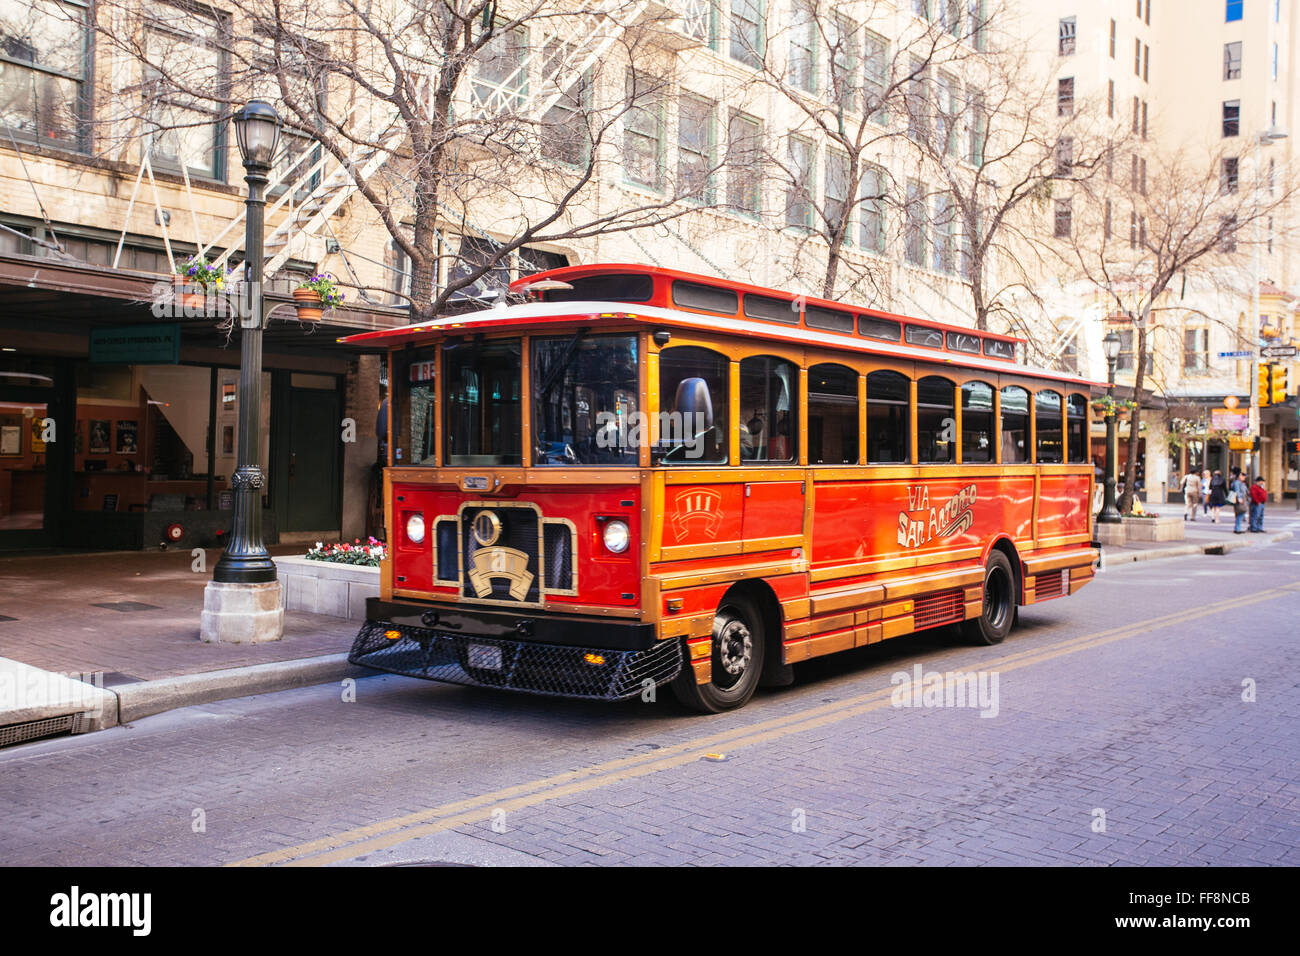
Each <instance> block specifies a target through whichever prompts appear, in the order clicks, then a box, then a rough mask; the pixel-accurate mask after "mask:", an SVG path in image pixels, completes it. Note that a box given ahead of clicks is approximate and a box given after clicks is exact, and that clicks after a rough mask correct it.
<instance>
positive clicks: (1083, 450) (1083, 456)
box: [1065, 392, 1088, 465]
mask: <svg viewBox="0 0 1300 956" xmlns="http://www.w3.org/2000/svg"><path fill="white" fill-rule="evenodd" d="M1065 443H1066V445H1067V449H1066V450H1067V451H1068V452H1069V461H1070V464H1072V465H1080V464H1087V463H1088V399H1087V398H1086V397H1085V396H1083V395H1080V394H1079V393H1078V392H1073V393H1071V395H1070V397H1069V398H1068V399H1067V401H1066V439H1065Z"/></svg>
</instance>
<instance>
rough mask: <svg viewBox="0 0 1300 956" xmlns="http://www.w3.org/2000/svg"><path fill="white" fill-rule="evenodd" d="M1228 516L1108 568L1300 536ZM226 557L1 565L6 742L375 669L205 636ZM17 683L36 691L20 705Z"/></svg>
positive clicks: (331, 621) (110, 557) (299, 635)
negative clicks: (1239, 529) (203, 612)
mask: <svg viewBox="0 0 1300 956" xmlns="http://www.w3.org/2000/svg"><path fill="white" fill-rule="evenodd" d="M1222 517H1223V516H1221V520H1220V523H1218V524H1212V523H1211V522H1210V521H1209V518H1208V517H1204V518H1201V519H1200V520H1197V521H1195V522H1188V523H1187V524H1186V526H1185V532H1186V536H1187V537H1186V540H1185V541H1180V542H1168V541H1161V542H1136V543H1132V544H1127V545H1124V546H1120V547H1109V546H1108V547H1105V548H1103V549H1102V561H1101V565H1102V567H1106V566H1108V565H1113V564H1120V563H1124V562H1128V561H1143V560H1152V559H1157V558H1168V557H1177V556H1180V555H1187V554H1200V553H1211V554H1223V553H1226V552H1228V551H1232V550H1236V549H1237V548H1245V547H1251V546H1259V545H1263V544H1268V543H1270V542H1272V541H1278V540H1285V539H1287V538H1290V537H1291V536H1292V531H1290V530H1286V526H1287V525H1294V526H1297V527H1300V520H1298V519H1297V516H1296V514H1295V512H1293V511H1289V510H1286V509H1281V510H1278V509H1275V510H1273V511H1272V512H1271V513H1270V514H1268V515H1267V516H1266V517H1265V525H1266V527H1268V528H1269V529H1270V530H1269V531H1267V532H1266V533H1264V534H1242V535H1234V534H1233V533H1232V522H1231V520H1228V521H1224V520H1222ZM271 550H272V553H273V554H276V555H289V554H300V553H301V548H297V547H278V548H272V549H271ZM219 556H220V554H219V552H217V551H209V552H207V570H206V571H204V572H197V571H194V570H192V569H191V562H192V558H191V557H190V553H189V552H188V551H168V552H162V553H158V552H134V551H132V552H116V553H101V554H76V555H38V556H18V557H0V747H3V746H5V745H6V744H7V743H14V742H19V741H20V740H23V739H33V738H35V737H38V736H48V735H50V734H52V733H62V732H66V731H68V730H71V731H73V732H79V731H83V730H98V729H102V728H104V727H111V726H113V725H115V724H118V723H128V722H130V721H132V720H137V719H139V718H141V717H146V716H149V715H150V714H156V713H161V712H162V711H165V710H171V709H174V708H178V707H187V706H191V705H193V704H201V703H209V702H211V701H215V700H224V699H227V698H231V697H245V696H250V695H253V694H264V693H271V692H273V691H277V690H284V689H287V688H290V687H300V686H304V685H307V684H313V683H325V682H330V681H337V680H342V679H343V678H344V677H349V676H351V677H360V676H363V675H365V674H368V673H371V672H370V671H368V670H366V669H364V668H358V667H353V666H352V665H350V664H348V663H347V652H348V650H349V648H350V647H351V646H352V640H353V638H354V637H355V636H356V633H357V630H358V627H359V622H357V621H349V620H344V619H342V618H335V617H325V616H322V615H318V614H307V613H304V612H301V611H286V612H285V615H284V639H283V640H280V641H275V642H271V643H267V644H251V645H240V644H205V643H204V642H203V641H201V640H200V639H199V610H200V608H201V607H202V605H203V588H204V586H205V585H206V584H207V582H208V581H209V580H210V578H211V569H212V567H213V566H214V565H215V564H216V561H217V558H218V557H219ZM65 675H66V676H65ZM67 676H71V677H74V678H76V677H80V679H81V680H80V681H78V680H67V679H66V677H67ZM88 684H89V686H87V685H88ZM17 688H24V689H25V690H24V691H23V692H22V693H21V694H19V695H18V699H17V700H15V690H16V689H17ZM88 702H90V703H89V704H88ZM101 703H102V707H101V706H100V704H101ZM86 714H89V716H83V715H86ZM56 718H57V721H56V722H54V723H49V724H42V723H40V721H44V720H50V721H55V720H56ZM20 724H21V725H23V728H18V727H17V725H20Z"/></svg>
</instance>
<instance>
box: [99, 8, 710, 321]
mask: <svg viewBox="0 0 1300 956" xmlns="http://www.w3.org/2000/svg"><path fill="white" fill-rule="evenodd" d="M228 6H229V8H230V9H231V11H232V14H231V17H230V18H229V19H225V18H222V17H217V18H215V19H211V20H210V21H209V20H205V19H204V18H203V17H202V16H201V11H196V10H194V9H188V8H187V9H184V10H182V9H180V8H177V7H171V6H169V5H167V4H165V3H163V2H161V0H158V2H154V3H148V4H143V3H141V2H140V0H101V2H100V3H99V4H98V10H97V24H96V25H97V29H98V34H99V38H100V45H101V49H107V50H111V51H112V56H111V60H112V61H113V62H114V64H115V69H116V71H117V75H116V76H115V77H114V78H113V80H112V82H113V84H114V88H115V90H116V91H117V93H118V96H117V104H118V108H117V110H116V113H115V115H112V129H113V130H114V131H115V132H116V133H117V134H119V135H120V136H126V137H141V136H143V137H145V138H146V139H148V140H149V143H150V147H149V148H152V149H155V150H158V149H159V148H165V147H166V145H167V142H168V137H169V136H170V137H173V138H176V139H178V140H179V141H178V142H177V145H178V146H180V145H183V141H184V138H185V136H186V135H187V134H186V132H185V131H186V130H189V131H195V130H200V131H202V130H208V129H211V128H213V126H214V120H215V121H216V124H220V123H221V122H222V121H223V120H224V119H225V118H226V117H228V116H229V115H230V114H231V113H232V112H233V110H235V109H237V108H238V107H239V106H240V105H242V104H243V103H244V102H245V101H246V100H247V99H248V98H249V97H251V96H259V97H261V98H265V99H270V100H271V101H272V102H273V103H274V104H275V105H276V107H277V109H278V110H279V112H280V113H281V116H282V117H283V119H284V123H285V129H286V134H287V135H286V137H285V141H284V142H285V147H284V149H283V150H282V155H281V158H280V160H279V162H278V164H277V170H276V173H275V174H274V175H275V178H276V179H278V181H279V184H280V185H281V186H282V187H284V188H285V189H286V190H287V191H289V192H290V193H293V194H294V195H297V194H298V193H301V192H303V191H306V192H308V193H309V194H310V195H309V196H308V197H307V199H306V200H305V201H303V202H299V203H296V204H295V203H293V202H290V203H288V204H287V205H288V206H292V207H293V208H292V212H291V214H290V218H289V221H288V222H285V221H280V222H279V224H278V225H276V226H273V228H272V230H271V232H270V234H269V236H268V253H272V252H273V251H275V250H278V251H276V252H275V254H274V255H273V256H272V258H271V259H270V262H271V263H273V264H275V265H280V264H282V263H283V262H285V261H286V260H287V259H288V258H289V256H290V255H291V254H292V253H293V252H295V251H301V250H302V249H304V248H305V245H304V244H303V241H302V237H303V236H304V235H310V234H314V233H318V232H321V231H322V230H328V229H329V228H330V221H331V217H332V216H333V215H334V214H335V213H336V212H338V210H340V209H342V208H344V206H345V204H346V203H347V202H348V200H349V199H351V198H352V197H353V196H359V197H361V199H362V200H363V202H364V207H363V208H367V209H368V210H369V215H370V216H372V217H373V219H374V220H375V221H377V223H378V224H381V225H382V228H383V229H384V230H386V232H387V233H388V235H389V236H391V241H392V244H393V245H394V246H395V247H396V248H397V249H399V250H400V251H401V252H402V253H403V254H404V256H405V258H406V259H407V260H408V261H409V273H410V277H411V282H410V293H409V299H410V302H411V308H412V316H413V318H414V319H416V320H417V321H419V320H423V319H427V318H428V317H431V316H434V315H437V314H439V313H440V312H442V311H443V310H444V309H445V308H446V307H447V306H448V304H449V303H450V301H451V300H452V298H453V297H455V296H458V295H464V294H466V293H467V292H473V291H474V290H476V289H481V288H482V287H483V285H484V284H486V283H489V282H491V281H492V280H493V279H494V277H496V278H499V277H500V275H501V274H502V273H503V272H504V271H505V270H507V269H508V268H509V266H510V264H511V262H512V259H513V257H517V256H521V255H527V252H528V250H527V247H531V246H535V245H539V244H548V243H571V242H573V241H579V240H582V239H586V238H590V237H593V236H596V235H599V234H608V233H612V232H620V231H627V230H634V229H640V228H644V227H647V226H650V225H655V224H659V223H663V222H666V221H668V220H671V219H673V218H676V217H677V216H680V215H682V214H683V212H684V211H686V207H684V206H682V204H681V203H680V200H681V199H683V198H684V197H686V196H688V195H691V194H692V191H693V190H696V189H698V185H697V184H695V183H674V182H671V181H669V179H668V177H666V176H665V174H664V171H663V169H662V168H660V164H661V157H659V156H657V155H654V154H653V152H651V153H650V154H648V155H647V153H646V151H645V150H644V149H639V148H638V147H639V146H641V140H639V139H638V136H639V135H642V134H644V133H646V132H647V131H646V130H645V129H644V127H646V126H652V125H653V123H654V122H656V117H657V116H658V115H659V104H660V102H661V100H662V97H663V95H664V90H665V89H666V88H667V86H668V84H669V83H670V82H671V79H672V74H673V70H674V65H675V59H674V57H673V56H672V55H671V54H670V53H666V52H665V50H664V49H663V48H661V47H660V46H658V45H657V44H656V43H655V30H656V29H657V28H658V27H660V26H661V25H662V24H658V23H656V22H655V21H654V20H650V19H646V18H645V17H641V18H639V19H638V18H637V17H634V14H635V13H638V12H643V10H644V4H639V3H635V2H633V0H605V2H601V3H584V2H580V0H572V2H571V3H567V4H566V3H564V2H560V3H556V2H554V0H545V2H544V0H521V2H519V3H515V4H498V3H497V2H496V0H382V2H379V0H324V2H309V0H232V3H231V4H229V5H228ZM196 23H198V24H208V26H206V27H205V26H197V27H196ZM196 32H198V34H199V42H198V43H197V44H195V43H194V41H193V37H194V36H195V34H196ZM196 47H197V51H199V52H201V54H202V55H196ZM632 63H636V64H637V69H636V70H635V71H633V70H631V69H630V68H629V64H632ZM178 130H179V131H180V132H179V133H178V132H177V131H178ZM648 132H649V134H650V135H653V130H649V131H648ZM620 133H621V134H622V135H623V137H624V138H623V139H622V140H621V141H616V136H617V135H618V134H620ZM109 138H110V137H104V141H105V142H108V141H109ZM177 151H179V150H177ZM616 151H618V152H621V153H622V154H623V158H624V159H625V160H627V161H628V162H631V163H633V164H640V166H639V168H640V169H641V170H642V173H641V174H642V175H644V176H645V177H647V178H649V179H651V180H652V182H651V183H649V185H650V186H651V188H650V189H647V190H646V191H645V192H643V193H641V194H638V198H637V199H636V200H634V201H631V202H625V203H620V204H618V206H617V207H616V208H601V207H600V204H599V203H598V202H597V197H596V192H597V188H596V187H597V185H598V183H599V180H600V177H601V174H602V172H603V171H604V169H605V167H606V166H607V165H608V164H610V163H612V162H618V161H619V158H618V157H617V156H616V155H615V153H616ZM182 162H183V160H182ZM291 183H292V186H291V185H290V184H291ZM353 211H354V212H355V210H353Z"/></svg>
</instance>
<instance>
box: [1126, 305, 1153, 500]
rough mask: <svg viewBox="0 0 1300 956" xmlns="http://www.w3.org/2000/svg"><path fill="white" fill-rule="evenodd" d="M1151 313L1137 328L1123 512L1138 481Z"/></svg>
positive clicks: (1146, 313) (1144, 313)
mask: <svg viewBox="0 0 1300 956" xmlns="http://www.w3.org/2000/svg"><path fill="white" fill-rule="evenodd" d="M1149 315H1150V313H1149V312H1148V311H1146V310H1144V311H1143V313H1142V321H1141V324H1139V325H1138V328H1137V368H1136V369H1135V370H1134V372H1133V402H1134V405H1133V410H1132V411H1130V412H1129V418H1128V463H1127V464H1126V465H1125V466H1124V494H1122V495H1121V496H1120V499H1119V510H1120V513H1121V514H1131V513H1132V511H1133V496H1134V490H1135V488H1134V485H1135V483H1136V482H1137V460H1138V448H1139V440H1140V438H1141V429H1142V382H1143V380H1144V379H1145V378H1146V368H1147V318H1148V316H1149Z"/></svg>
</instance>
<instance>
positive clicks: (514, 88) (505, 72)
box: [470, 27, 528, 113]
mask: <svg viewBox="0 0 1300 956" xmlns="http://www.w3.org/2000/svg"><path fill="white" fill-rule="evenodd" d="M470 89H471V90H472V92H473V103H474V107H475V109H479V110H483V111H484V112H486V113H497V112H504V111H509V110H517V109H519V108H520V107H521V106H523V105H524V99H525V98H526V97H527V95H528V31H527V30H526V29H524V28H522V27H520V28H519V29H517V30H510V31H508V32H505V33H498V34H497V35H496V36H494V37H493V38H492V39H491V40H489V41H488V42H487V45H486V46H484V47H483V50H482V52H481V54H480V60H479V62H478V65H477V66H476V67H475V69H474V82H473V84H471V87H470Z"/></svg>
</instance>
